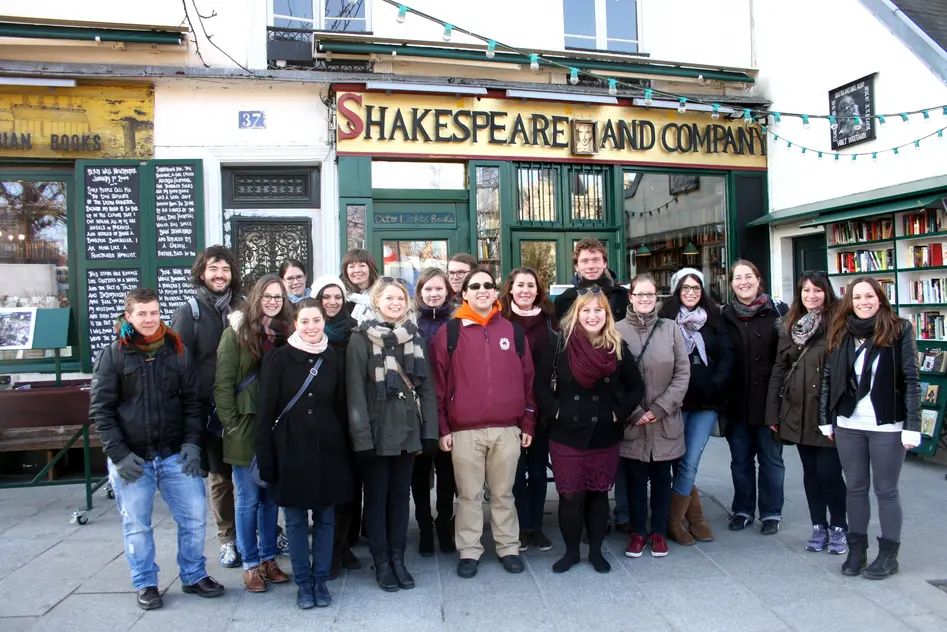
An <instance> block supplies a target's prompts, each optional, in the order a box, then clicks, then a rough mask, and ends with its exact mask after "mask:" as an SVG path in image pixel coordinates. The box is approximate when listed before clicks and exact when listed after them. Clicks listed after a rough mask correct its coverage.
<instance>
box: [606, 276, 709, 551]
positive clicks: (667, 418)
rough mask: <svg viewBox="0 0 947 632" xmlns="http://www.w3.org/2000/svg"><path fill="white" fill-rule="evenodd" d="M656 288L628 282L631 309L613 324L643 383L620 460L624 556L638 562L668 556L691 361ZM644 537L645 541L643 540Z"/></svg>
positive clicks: (643, 279)
mask: <svg viewBox="0 0 947 632" xmlns="http://www.w3.org/2000/svg"><path fill="white" fill-rule="evenodd" d="M656 299H657V288H656V286H655V284H654V279H653V278H652V277H651V275H650V274H639V275H638V276H636V277H635V278H634V279H632V280H631V305H630V306H629V307H628V314H627V315H626V316H625V319H624V320H623V321H621V322H619V323H617V324H616V326H615V327H616V329H617V330H618V333H619V334H621V337H622V340H624V341H625V343H627V344H628V348H629V349H630V350H631V354H632V356H634V358H635V361H636V363H637V365H638V369H639V370H640V371H641V376H642V378H643V379H644V385H645V392H644V399H643V400H642V401H641V404H640V405H639V406H638V408H637V409H635V411H634V413H633V414H632V415H631V425H630V426H629V427H628V428H627V429H626V430H625V438H624V441H622V444H621V457H622V459H624V463H625V476H626V478H627V481H628V484H627V489H628V509H629V512H630V514H631V535H630V536H629V539H628V546H627V547H626V548H625V555H626V556H628V557H641V554H642V552H643V551H644V548H645V546H646V545H647V546H649V547H650V548H651V555H652V556H653V557H664V556H666V555H667V554H668V545H667V532H668V517H669V512H670V510H671V464H672V463H673V461H674V460H675V459H678V458H680V457H681V455H683V454H684V418H683V416H682V415H681V406H682V405H683V403H684V395H685V394H686V393H687V385H688V383H689V381H690V375H691V372H690V360H689V358H688V353H687V346H686V345H685V343H684V337H683V336H682V335H681V330H680V328H679V327H678V326H677V324H676V323H675V322H674V321H673V320H670V319H667V318H659V317H658V313H657V312H656V311H655V306H656V304H657V303H656ZM649 482H650V483H651V530H650V532H648V531H647V530H646V528H645V524H646V523H647V521H648V483H649ZM646 535H647V539H645V536H646Z"/></svg>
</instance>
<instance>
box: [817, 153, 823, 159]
mask: <svg viewBox="0 0 947 632" xmlns="http://www.w3.org/2000/svg"><path fill="white" fill-rule="evenodd" d="M818 158H819V160H822V152H821V151H820V152H819V156H818Z"/></svg>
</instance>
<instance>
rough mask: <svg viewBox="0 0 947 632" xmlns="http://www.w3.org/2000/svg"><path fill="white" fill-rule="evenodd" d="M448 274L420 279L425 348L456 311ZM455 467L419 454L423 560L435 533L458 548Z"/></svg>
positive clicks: (418, 304)
mask: <svg viewBox="0 0 947 632" xmlns="http://www.w3.org/2000/svg"><path fill="white" fill-rule="evenodd" d="M453 294H454V292H453V291H452V290H451V285H450V281H449V280H448V276H447V274H446V273H445V272H444V271H443V270H441V269H440V268H427V269H425V270H422V271H421V274H420V275H419V276H418V284H417V287H416V289H415V291H414V314H415V317H416V318H417V321H418V329H419V330H420V332H421V338H423V339H424V344H425V345H430V344H431V340H432V339H433V338H434V334H436V333H437V331H438V330H439V329H440V328H441V327H442V326H443V325H444V323H446V322H447V321H448V320H449V319H450V315H451V312H452V311H453V308H452V307H451V304H450V303H451V299H452V298H453ZM432 470H434V471H436V473H437V500H436V502H435V504H436V507H437V519H436V520H435V519H434V517H433V516H432V515H431V485H430V481H431V471H432ZM455 493H456V488H455V485H454V465H453V463H451V458H450V454H448V453H446V452H441V451H440V450H437V451H436V452H435V453H434V454H419V455H418V456H417V457H415V459H414V473H413V474H412V476H411V495H412V496H413V497H414V518H415V520H417V522H418V529H419V531H420V542H419V544H418V552H419V553H420V554H421V555H422V556H423V557H430V556H432V555H434V530H435V528H436V529H437V541H438V542H439V543H440V545H441V551H442V552H443V553H453V552H454V551H456V550H457V549H456V548H455V547H454V494H455Z"/></svg>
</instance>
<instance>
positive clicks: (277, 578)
mask: <svg viewBox="0 0 947 632" xmlns="http://www.w3.org/2000/svg"><path fill="white" fill-rule="evenodd" d="M260 568H262V569H263V577H264V578H265V579H266V580H267V581H270V582H273V583H274V584H285V583H286V582H288V581H289V575H287V574H286V573H284V572H283V570H282V569H281V568H280V567H279V564H278V563H277V562H276V558H273V559H272V560H266V561H265V562H263V563H261V564H260Z"/></svg>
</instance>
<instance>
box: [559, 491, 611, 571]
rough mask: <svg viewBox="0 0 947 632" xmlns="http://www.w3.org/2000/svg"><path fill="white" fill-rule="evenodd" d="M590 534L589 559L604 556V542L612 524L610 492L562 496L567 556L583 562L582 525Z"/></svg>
mask: <svg viewBox="0 0 947 632" xmlns="http://www.w3.org/2000/svg"><path fill="white" fill-rule="evenodd" d="M583 524H584V525H585V530H586V532H587V533H588V534H589V559H590V560H594V559H598V558H601V557H602V541H603V540H604V539H605V529H606V527H607V525H608V492H591V491H584V492H575V493H573V494H560V495H559V529H560V531H562V539H563V540H564V541H565V544H566V555H567V556H569V557H572V558H573V559H575V560H578V559H579V543H580V542H581V540H582V526H583Z"/></svg>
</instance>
